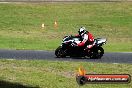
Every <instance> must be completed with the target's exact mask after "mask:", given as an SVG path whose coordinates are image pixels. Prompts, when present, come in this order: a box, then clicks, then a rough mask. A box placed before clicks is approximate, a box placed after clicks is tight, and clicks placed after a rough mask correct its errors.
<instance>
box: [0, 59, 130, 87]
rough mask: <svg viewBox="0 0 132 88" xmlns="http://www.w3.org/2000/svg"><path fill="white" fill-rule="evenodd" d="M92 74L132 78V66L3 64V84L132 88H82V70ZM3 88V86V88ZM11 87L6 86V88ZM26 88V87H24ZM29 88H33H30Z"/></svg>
mask: <svg viewBox="0 0 132 88" xmlns="http://www.w3.org/2000/svg"><path fill="white" fill-rule="evenodd" d="M81 65H82V66H83V67H85V69H86V71H87V73H88V74H92V73H94V74H117V73H118V74H130V75H132V64H112V63H111V64H107V63H96V64H95V63H93V62H71V61H47V60H0V71H1V72H0V80H4V81H7V82H10V83H13V84H15V83H16V84H18V83H19V84H21V85H24V86H32V87H36V88H37V87H38V88H39V87H40V88H71V87H72V88H80V87H81V88H88V87H90V88H97V87H98V88H131V87H132V83H130V84H87V85H84V86H80V87H79V86H78V84H77V83H76V80H75V75H76V73H77V72H78V68H79V66H81ZM0 86H2V84H1V85H0ZM7 86H8V87H10V85H6V87H7ZM14 88H16V86H15V87H14ZM24 88H25V87H24ZM27 88H29V87H27Z"/></svg>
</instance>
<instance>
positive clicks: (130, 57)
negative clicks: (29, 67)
mask: <svg viewBox="0 0 132 88" xmlns="http://www.w3.org/2000/svg"><path fill="white" fill-rule="evenodd" d="M0 59H17V60H53V61H56V60H59V61H85V62H100V63H129V64H132V53H127V52H126V53H108V52H106V53H105V54H104V56H103V57H102V58H101V59H89V58H70V57H67V58H56V56H55V55H54V51H39V50H38V51H37V50H0Z"/></svg>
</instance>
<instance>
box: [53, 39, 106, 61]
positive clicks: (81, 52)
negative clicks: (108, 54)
mask: <svg viewBox="0 0 132 88" xmlns="http://www.w3.org/2000/svg"><path fill="white" fill-rule="evenodd" d="M80 42H81V39H80V38H78V37H74V36H65V37H64V38H63V40H62V44H61V45H60V46H59V47H58V48H57V49H56V50H55V55H56V56H57V57H58V58H63V57H66V56H70V57H89V58H92V59H98V58H101V57H102V56H103V54H104V49H103V48H102V45H104V44H106V39H105V38H97V39H94V43H93V47H92V48H90V49H89V48H88V46H89V45H85V47H81V48H80V47H77V46H76V45H77V44H78V43H80Z"/></svg>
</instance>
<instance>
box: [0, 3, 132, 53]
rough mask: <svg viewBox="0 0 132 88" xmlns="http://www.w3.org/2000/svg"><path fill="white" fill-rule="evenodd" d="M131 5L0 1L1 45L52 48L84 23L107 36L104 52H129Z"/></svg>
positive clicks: (97, 35) (102, 35)
mask: <svg viewBox="0 0 132 88" xmlns="http://www.w3.org/2000/svg"><path fill="white" fill-rule="evenodd" d="M131 8H132V3H130V2H103V3H102V2H97V3H96V2H95V3H6V4H3V3H0V48H3V49H35V50H36V49H37V50H54V49H56V48H57V47H58V46H59V44H60V43H61V39H62V38H63V36H64V35H67V34H68V35H69V34H73V35H74V34H76V33H77V31H78V29H79V27H80V26H85V27H86V28H88V30H89V31H90V32H92V33H93V34H94V36H95V37H106V38H107V39H108V43H107V45H106V47H104V48H105V50H106V51H110V52H111V51H112V52H116V51H124V52H125V51H130V52H131V51H132V48H131V47H132V30H131V29H132V25H131V22H132V13H131V12H132V11H131ZM55 21H57V23H58V28H54V22H55ZM42 23H44V24H45V28H44V29H42V28H41V24H42ZM114 48H116V49H114Z"/></svg>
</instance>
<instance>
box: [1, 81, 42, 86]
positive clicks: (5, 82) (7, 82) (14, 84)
mask: <svg viewBox="0 0 132 88" xmlns="http://www.w3.org/2000/svg"><path fill="white" fill-rule="evenodd" d="M0 88H40V87H37V86H36V87H34V86H27V85H22V84H20V83H12V82H9V81H5V80H0Z"/></svg>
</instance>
